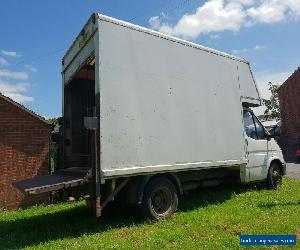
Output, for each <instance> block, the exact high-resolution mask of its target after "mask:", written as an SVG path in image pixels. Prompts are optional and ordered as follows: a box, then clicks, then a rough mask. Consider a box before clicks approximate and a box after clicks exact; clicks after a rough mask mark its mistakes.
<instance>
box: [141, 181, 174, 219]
mask: <svg viewBox="0 0 300 250" xmlns="http://www.w3.org/2000/svg"><path fill="white" fill-rule="evenodd" d="M141 206H142V207H141V211H142V214H143V216H144V217H146V218H148V219H151V220H162V219H167V218H169V217H170V216H171V215H172V214H173V213H174V212H175V211H176V210H177V206H178V196H177V192H176V188H175V186H174V184H173V183H172V182H171V181H170V180H169V179H167V178H162V177H158V178H154V179H153V180H150V182H149V183H148V184H147V186H146V188H145V190H144V196H143V203H142V205H141Z"/></svg>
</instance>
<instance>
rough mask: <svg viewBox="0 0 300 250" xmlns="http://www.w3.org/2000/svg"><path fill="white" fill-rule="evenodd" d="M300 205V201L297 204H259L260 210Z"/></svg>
mask: <svg viewBox="0 0 300 250" xmlns="http://www.w3.org/2000/svg"><path fill="white" fill-rule="evenodd" d="M297 205H300V201H296V202H283V203H267V204H259V205H258V207H260V208H267V209H269V208H273V207H277V206H297Z"/></svg>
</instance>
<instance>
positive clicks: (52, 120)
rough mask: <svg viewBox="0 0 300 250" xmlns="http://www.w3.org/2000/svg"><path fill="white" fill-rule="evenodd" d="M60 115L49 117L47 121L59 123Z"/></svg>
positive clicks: (53, 123)
mask: <svg viewBox="0 0 300 250" xmlns="http://www.w3.org/2000/svg"><path fill="white" fill-rule="evenodd" d="M58 119H59V117H53V118H49V119H48V120H47V121H48V122H50V123H51V124H52V125H53V126H55V125H57V124H58Z"/></svg>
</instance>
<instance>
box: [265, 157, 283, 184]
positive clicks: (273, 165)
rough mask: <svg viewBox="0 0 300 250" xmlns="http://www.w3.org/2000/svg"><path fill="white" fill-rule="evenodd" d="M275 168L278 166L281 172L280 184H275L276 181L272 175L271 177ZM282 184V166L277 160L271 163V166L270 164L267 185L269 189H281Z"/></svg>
mask: <svg viewBox="0 0 300 250" xmlns="http://www.w3.org/2000/svg"><path fill="white" fill-rule="evenodd" d="M274 168H277V169H278V171H279V172H280V175H281V179H280V183H279V185H276V186H274V183H273V181H272V177H271V174H272V172H273V169H274ZM281 184H282V172H281V166H280V165H279V164H278V163H277V162H273V163H271V166H270V168H269V171H268V178H267V187H268V188H269V189H275V190H277V189H280V187H281Z"/></svg>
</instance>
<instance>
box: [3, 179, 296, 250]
mask: <svg viewBox="0 0 300 250" xmlns="http://www.w3.org/2000/svg"><path fill="white" fill-rule="evenodd" d="M299 215H300V181H297V180H291V179H288V178H285V179H284V182H283V187H282V189H281V190H280V191H274V190H264V189H262V188H259V187H255V186H239V185H237V186H236V185H235V186H222V187H219V188H210V189H206V190H203V189H198V190H196V191H194V192H193V193H191V194H190V195H189V196H185V197H182V198H181V200H180V207H179V210H178V211H177V213H176V214H175V215H174V216H173V217H172V218H171V219H169V220H166V221H160V222H149V221H143V220H141V219H140V218H139V217H138V216H136V212H135V211H132V210H128V209H127V210H126V209H123V208H118V209H115V210H111V209H107V210H106V211H105V213H104V214H103V216H102V217H101V219H100V220H99V221H95V219H94V218H93V216H92V214H91V213H90V212H89V211H88V210H87V209H86V207H85V204H84V202H75V203H61V204H53V205H48V206H37V207H33V208H29V209H24V210H18V211H1V212H0V249H19V248H25V249H164V248H166V249H171V248H172V249H173V248H176V249H238V248H239V235H240V234H295V233H297V234H298V235H300V220H299ZM297 247H298V248H299V247H300V244H299V243H297Z"/></svg>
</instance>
